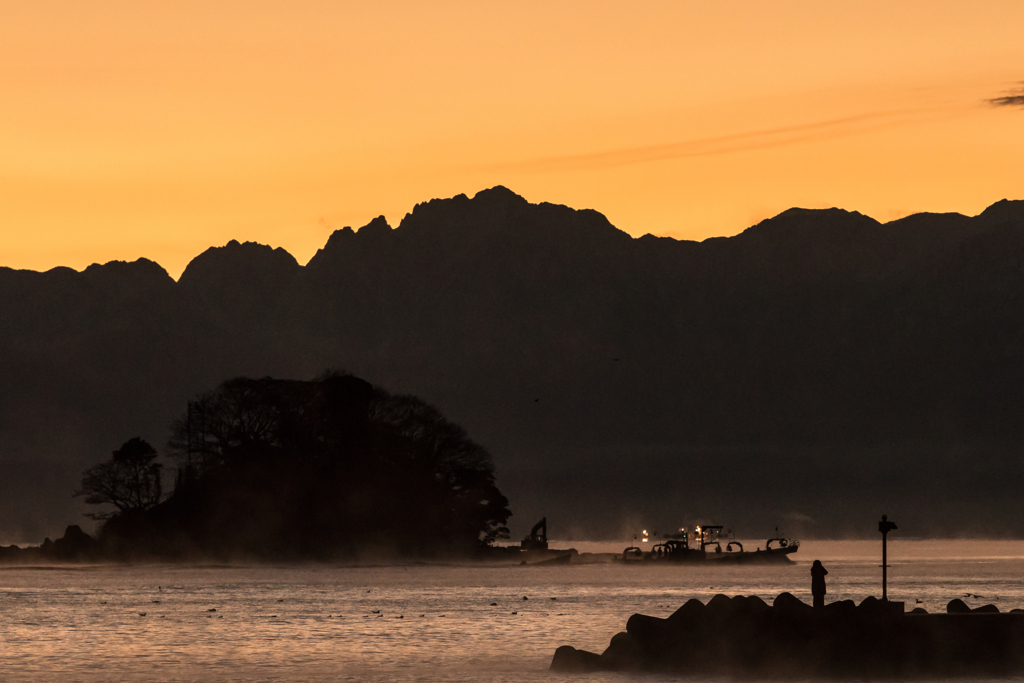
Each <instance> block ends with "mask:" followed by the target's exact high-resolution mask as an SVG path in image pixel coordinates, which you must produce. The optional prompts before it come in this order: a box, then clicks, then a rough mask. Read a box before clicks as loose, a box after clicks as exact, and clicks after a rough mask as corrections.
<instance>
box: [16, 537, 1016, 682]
mask: <svg viewBox="0 0 1024 683" xmlns="http://www.w3.org/2000/svg"><path fill="white" fill-rule="evenodd" d="M556 545H557V546H559V547H561V546H562V544H556ZM573 545H574V546H575V547H577V548H579V549H580V550H581V551H591V552H598V551H612V552H615V551H620V550H621V547H619V546H621V545H622V544H620V543H614V544H597V543H576V544H573ZM880 552H881V548H880V543H878V542H836V541H819V542H806V543H804V544H803V546H801V549H800V552H799V553H797V555H796V556H795V557H796V558H798V559H797V561H796V562H795V563H793V564H792V565H787V566H779V567H721V568H714V567H710V568H709V567H692V566H677V567H672V566H663V565H654V566H634V565H625V566H624V565H621V564H594V565H581V566H562V567H529V566H526V567H522V566H516V565H505V566H481V565H449V566H429V565H402V566H361V567H347V566H326V565H309V566H305V565H304V566H266V565H264V566H176V565H158V566H154V565H144V566H62V567H31V568H24V567H13V568H12V567H6V568H0V667H2V668H0V679H2V680H12V681H18V680H53V681H484V682H511V681H515V682H516V683H526V682H530V681H541V680H544V681H549V680H573V681H576V680H579V681H629V680H635V679H637V677H633V676H629V675H624V674H603V675H586V676H570V677H566V676H562V675H555V674H551V673H549V672H548V671H547V667H548V665H549V663H550V661H551V656H552V654H553V653H554V651H555V648H557V647H558V646H559V645H563V644H570V645H574V646H576V647H580V648H584V649H588V650H592V651H595V652H600V651H602V650H603V649H604V648H605V647H606V646H607V644H608V641H609V639H610V638H611V637H612V635H614V634H615V633H616V632H618V631H620V630H623V628H624V627H625V623H626V619H628V618H629V616H630V615H631V614H633V613H634V612H643V613H645V614H651V615H657V616H667V615H669V614H671V613H672V612H673V611H674V610H675V609H676V608H677V607H679V606H680V605H681V604H682V603H684V602H685V601H686V600H688V599H690V598H692V597H697V598H701V599H705V600H706V599H707V598H710V597H711V596H712V595H714V594H715V593H726V594H729V595H734V594H740V593H741V594H745V595H759V596H761V597H763V598H765V599H768V600H770V599H771V598H773V597H774V596H775V595H777V594H778V593H780V592H782V591H790V592H792V593H794V594H796V595H797V596H798V597H801V598H803V599H805V600H807V601H808V602H810V573H809V566H810V563H811V561H812V560H814V559H820V560H821V561H822V562H823V563H824V564H825V566H826V568H828V570H829V576H828V582H829V584H828V585H829V599H830V600H833V599H845V598H852V599H854V600H857V601H858V602H859V601H860V600H861V599H863V598H864V597H865V596H867V595H880V593H881V587H880V583H881V581H880V578H881V570H880V568H879V564H880ZM889 562H890V565H891V569H890V572H889V591H890V598H892V599H898V600H904V601H906V602H907V603H908V608H910V607H912V606H916V605H919V606H922V607H925V608H926V609H928V610H929V611H943V610H944V609H945V605H946V603H947V602H948V601H949V600H950V599H952V598H954V597H961V598H964V599H965V601H966V602H967V603H968V604H971V605H972V606H976V605H981V604H986V603H993V604H995V605H997V606H999V607H1000V609H1003V610H1007V609H1010V608H1012V607H1024V542H1013V541H993V542H982V541H902V542H900V541H893V542H892V543H890V547H889ZM967 594H970V596H978V597H965V596H966V595H967ZM524 597H525V598H528V599H525V600H524ZM918 601H920V603H918ZM491 603H496V604H495V605H492V604H491ZM639 678H640V679H642V680H647V681H669V680H677V679H676V678H672V677H657V676H645V677H639ZM679 680H683V679H679ZM689 680H692V679H689Z"/></svg>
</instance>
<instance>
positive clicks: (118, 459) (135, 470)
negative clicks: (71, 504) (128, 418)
mask: <svg viewBox="0 0 1024 683" xmlns="http://www.w3.org/2000/svg"><path fill="white" fill-rule="evenodd" d="M156 457H157V453H156V450H155V449H154V448H153V447H152V446H150V445H149V443H147V442H146V441H144V440H143V439H141V438H139V437H135V438H133V439H129V440H128V441H126V442H125V443H124V444H123V445H122V446H121V447H120V448H118V449H117V450H116V451H114V452H113V454H112V455H111V457H110V460H108V461H106V462H102V463H100V464H98V465H94V466H93V467H90V468H89V469H87V470H86V471H85V472H84V473H83V474H82V488H81V489H80V490H78V491H76V492H75V494H74V495H75V496H85V502H86V503H88V504H89V505H105V504H109V505H113V506H114V507H116V508H117V512H93V513H88V514H87V516H88V517H90V518H92V519H109V518H110V517H112V516H114V515H115V514H118V513H135V512H143V511H145V510H148V509H150V508H152V507H153V506H155V505H156V504H157V503H159V502H160V498H161V496H162V493H163V491H162V488H161V482H160V469H161V465H160V464H159V463H157V462H154V460H156Z"/></svg>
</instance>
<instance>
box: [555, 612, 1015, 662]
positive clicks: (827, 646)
mask: <svg viewBox="0 0 1024 683" xmlns="http://www.w3.org/2000/svg"><path fill="white" fill-rule="evenodd" d="M965 609H966V611H964V610H965ZM551 668H552V669H553V670H557V671H606V670H607V671H622V670H626V671H645V670H646V671H652V672H672V673H695V674H718V675H727V676H757V677H770V678H806V677H810V676H839V677H858V678H863V677H920V676H943V677H945V676H993V675H994V676H1002V675H1010V674H1019V673H1022V672H1024V610H1013V611H1012V612H1008V613H1000V612H999V610H998V609H997V608H995V607H994V606H992V605H986V606H985V607H981V608H978V609H976V610H970V609H969V608H967V606H966V605H964V604H963V603H962V602H961V601H959V600H954V601H952V602H951V603H950V605H949V607H948V608H947V613H946V614H928V613H927V612H925V611H924V610H922V609H915V610H913V611H912V612H910V613H904V611H903V603H893V602H885V601H882V600H877V599H875V598H873V597H869V598H866V599H865V600H864V601H863V602H861V603H860V604H859V605H858V604H856V603H854V602H853V601H852V600H846V601H841V602H834V603H831V604H829V605H826V606H825V607H824V608H818V609H815V608H813V607H811V606H810V605H807V604H806V603H804V602H802V601H800V600H799V599H797V598H796V597H794V596H793V595H791V594H790V593H782V594H781V595H779V596H778V597H777V598H775V600H774V601H773V603H772V604H771V605H769V604H768V603H766V602H765V601H764V600H762V599H761V598H758V597H756V596H742V595H738V596H735V597H731V598H730V597H728V596H725V595H716V596H715V597H714V598H712V599H711V600H710V601H709V602H708V603H707V604H704V603H703V602H701V601H700V600H696V599H694V600H690V601H688V602H687V603H686V604H684V605H683V606H682V607H680V608H679V609H678V610H676V612H675V613H673V614H672V615H671V616H669V617H668V618H664V619H663V618H660V617H651V616H647V615H644V614H634V615H633V616H631V617H630V618H629V620H628V621H627V623H626V630H625V631H623V632H621V633H618V634H616V635H615V636H614V637H613V638H612V640H611V643H610V644H609V645H608V648H607V649H606V650H605V651H604V652H603V653H601V654H596V653H592V652H586V651H583V650H577V649H576V648H574V647H571V646H568V645H566V646H562V647H560V648H558V650H557V651H556V652H555V655H554V658H553V660H552V662H551Z"/></svg>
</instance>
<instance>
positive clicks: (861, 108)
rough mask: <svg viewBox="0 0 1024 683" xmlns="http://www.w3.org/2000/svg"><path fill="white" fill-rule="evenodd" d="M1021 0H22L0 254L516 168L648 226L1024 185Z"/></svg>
mask: <svg viewBox="0 0 1024 683" xmlns="http://www.w3.org/2000/svg"><path fill="white" fill-rule="evenodd" d="M1022 81H1024V2H1019V0H1005V1H1002V2H996V1H992V2H984V1H982V2H976V3H966V2H954V1H952V0H928V1H927V2H923V1H922V2H898V3H896V2H891V0H886V1H885V2H865V1H863V0H862V1H861V2H855V3H852V2H851V3H828V2H821V0H806V1H780V2H758V3H753V2H728V1H726V2H684V1H679V0H675V1H671V2H656V1H651V2H643V3H626V2H601V1H598V0H587V1H585V2H550V1H545V2H515V3H511V2H502V3H499V2H468V1H467V2H441V1H438V2H383V1H377V2H372V3H371V2H366V3H356V2H326V1H324V2H315V1H308V0H292V1H290V2H259V1H255V0H245V1H236V2H210V1H195V2H186V1H177V2H158V1H155V0H152V1H147V2H135V1H130V2H129V1H125V2H105V1H102V0H99V1H95V2H82V3H79V2H70V1H67V2H49V1H46V0H30V1H25V2H18V1H11V2H2V3H0V93H2V95H0V234H2V240H0V265H2V266H8V267H14V268H30V269H34V270H46V269H49V268H52V267H54V266H57V265H67V266H71V267H74V268H77V269H81V268H84V267H85V266H87V265H89V264H90V263H93V262H105V261H109V260H114V259H122V260H134V259H136V258H138V257H140V256H146V257H148V258H151V259H153V260H155V261H157V262H159V263H160V264H161V265H163V266H164V267H165V268H167V270H168V271H169V272H170V273H171V274H172V275H173V276H175V277H177V276H178V275H179V274H180V273H181V271H182V270H183V269H184V267H185V265H186V264H187V263H188V261H189V260H190V259H192V258H193V257H194V256H196V255H197V254H198V253H200V252H201V251H203V250H204V249H206V248H207V247H209V246H213V245H222V244H224V243H225V242H227V241H228V240H231V239H238V240H255V241H259V242H262V243H265V244H270V245H272V246H275V247H278V246H280V247H284V248H285V249H287V250H288V251H290V252H291V253H292V254H294V255H295V257H296V258H297V259H298V260H299V261H300V262H301V263H305V262H306V261H307V260H308V259H309V258H310V257H311V256H312V255H313V254H314V253H315V251H316V250H317V249H318V248H319V247H321V246H323V244H324V243H325V242H326V240H327V237H328V236H329V235H330V233H331V232H332V231H333V230H335V229H338V228H341V227H343V226H345V225H351V226H353V227H359V226H361V225H364V224H365V223H367V222H369V221H370V220H371V219H372V218H373V217H375V216H377V215H379V214H384V215H385V216H386V217H387V219H388V220H389V222H390V223H391V224H392V225H393V226H395V225H397V224H398V222H399V221H400V220H401V218H402V216H404V215H405V213H406V212H408V211H410V210H411V209H412V207H413V206H414V205H415V204H416V203H417V202H420V201H426V200H428V199H431V198H434V197H450V196H452V195H455V194H459V193H466V194H469V195H473V194H475V193H476V192H478V191H479V190H481V189H484V188H487V187H491V186H494V185H499V184H500V185H505V186H507V187H509V188H511V189H512V190H514V191H516V192H517V193H519V194H521V195H523V196H525V197H526V198H527V199H529V200H530V201H532V202H541V201H550V202H554V203H559V204H567V205H569V206H573V207H575V208H593V209H597V210H598V211H601V212H602V213H604V214H605V215H606V216H608V218H609V219H610V220H611V221H612V223H614V224H615V225H616V226H618V227H619V228H621V229H623V230H625V231H626V232H628V233H630V234H633V235H637V236H639V235H642V234H644V233H654V234H657V235H671V236H673V237H678V238H686V239H703V238H705V237H710V236H715V235H732V234H735V233H738V232H740V231H741V230H743V229H744V228H746V227H748V226H749V225H751V224H753V223H755V222H757V221H759V220H761V219H763V218H766V217H768V216H772V215H775V214H777V213H779V212H781V211H783V210H785V209H787V208H789V207H791V206H803V207H810V208H818V207H830V206H838V207H841V208H846V209H851V210H857V211H860V212H862V213H865V214H867V215H870V216H872V217H874V218H877V219H879V220H882V221H888V220H892V219H894V218H898V217H900V216H903V215H906V214H908V213H914V212H918V211H937V212H940V211H957V212H961V213H966V214H971V215H973V214H976V213H978V212H980V211H981V210H983V209H984V208H985V207H986V206H988V205H989V204H991V203H993V202H995V201H997V200H999V199H1003V198H1009V199H1021V198H1024V106H1018V105H1016V104H1015V102H1016V100H1009V101H1007V104H1006V105H1005V106H996V105H994V104H992V103H991V102H989V100H991V99H993V98H998V97H1000V96H1008V95H1013V94H1014V93H1020V92H1022V88H1024V85H1022V83H1021V82H1022Z"/></svg>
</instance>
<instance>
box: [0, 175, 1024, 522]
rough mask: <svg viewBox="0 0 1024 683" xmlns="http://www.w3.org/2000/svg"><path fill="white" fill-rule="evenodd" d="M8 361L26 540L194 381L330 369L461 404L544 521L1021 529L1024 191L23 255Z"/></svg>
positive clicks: (170, 415) (517, 206)
mask: <svg viewBox="0 0 1024 683" xmlns="http://www.w3.org/2000/svg"><path fill="white" fill-rule="evenodd" d="M0 358H2V361H0V383H2V384H0V386H2V387H3V389H4V390H3V391H2V393H0V540H3V538H4V537H5V535H6V537H7V538H9V539H11V540H20V541H29V540H34V541H39V540H41V539H42V537H43V536H44V535H54V534H59V531H60V530H61V529H63V528H64V526H65V525H67V524H69V523H75V522H79V521H81V520H80V519H79V518H78V517H77V515H78V513H79V510H80V500H72V499H71V498H70V495H71V492H72V491H73V490H74V489H75V487H76V485H77V481H78V478H79V476H80V473H81V470H82V469H84V468H85V467H87V466H89V465H91V464H94V463H95V462H98V461H100V460H103V459H105V458H106V457H108V456H109V454H110V452H111V451H112V450H113V449H114V448H116V447H117V446H118V445H119V444H121V443H123V442H124V441H125V440H126V439H128V438H130V437H133V436H141V437H143V438H145V439H147V440H149V441H150V442H152V443H154V444H161V443H164V442H165V441H166V438H167V436H168V434H169V429H168V427H169V424H170V423H171V421H172V420H173V419H174V418H175V417H178V416H179V415H181V414H182V413H183V412H184V410H185V404H186V401H187V400H188V399H189V398H190V397H191V396H193V395H194V394H196V393H197V392H200V391H203V390H207V389H212V388H213V387H215V386H217V385H218V384H219V383H220V382H221V381H222V380H224V379H226V378H228V377H232V376H239V375H245V376H250V377H263V376H273V377H279V378H295V379H310V378H312V377H315V376H317V375H319V374H320V373H322V372H323V371H324V370H325V369H328V368H333V369H343V370H348V371H350V372H353V373H355V374H357V375H359V376H361V377H365V378H367V379H369V380H371V381H373V382H375V383H377V384H379V385H380V386H383V387H385V388H387V389H388V390H389V391H392V392H408V393H413V394H416V395H417V396H419V397H421V398H423V399H424V400H426V401H428V402H431V403H433V404H435V405H437V406H438V407H439V408H440V409H441V410H442V411H443V412H444V413H445V414H446V415H447V416H449V417H450V418H451V419H453V420H454V421H456V422H458V423H460V424H461V425H463V426H464V427H465V428H466V429H467V430H468V432H469V434H470V435H471V437H472V438H473V439H474V440H475V441H477V442H479V443H481V444H484V445H485V446H487V447H488V448H489V449H490V450H491V452H492V453H493V454H494V458H495V462H496V465H497V475H498V484H499V486H500V487H501V489H502V491H503V492H504V493H505V494H506V495H508V497H509V499H510V502H511V507H512V510H513V513H514V514H515V517H514V518H513V520H512V523H511V526H512V528H513V531H514V532H516V533H518V534H522V533H525V531H526V530H528V529H529V527H530V526H531V525H532V524H533V522H534V521H536V519H535V518H537V519H539V518H540V517H541V516H542V515H546V516H547V518H548V520H549V524H550V526H551V535H552V536H553V537H555V538H558V537H560V536H562V537H564V536H565V535H566V534H575V535H576V536H577V537H580V536H582V535H590V536H602V537H608V536H612V537H622V538H623V539H624V540H625V539H626V537H627V536H628V534H629V533H630V531H631V530H632V529H634V528H640V527H641V526H643V527H645V528H649V527H651V526H653V527H655V528H657V526H658V525H661V526H663V527H664V528H665V529H669V528H670V527H672V526H681V525H683V524H684V523H691V524H692V523H693V522H694V521H705V522H717V523H723V524H726V525H731V526H733V527H734V528H735V529H736V531H737V533H738V535H739V536H741V537H750V536H756V535H763V534H765V533H767V532H768V531H769V530H770V529H771V528H772V527H774V526H775V525H776V524H779V525H780V526H783V530H784V531H786V530H789V531H792V532H793V533H803V534H811V535H814V534H818V535H834V534H843V533H863V534H870V533H871V532H872V529H873V524H874V522H875V521H877V517H878V516H880V515H881V514H882V513H883V512H884V513H886V514H888V515H889V516H890V518H892V519H894V520H896V521H897V523H899V524H900V529H901V530H904V529H906V530H907V531H906V533H907V534H908V535H922V534H960V533H994V534H1003V535H1005V534H1013V535H1024V514H1021V513H1022V512H1024V502H1022V501H1024V496H1021V495H1020V492H1021V491H1022V490H1024V458H1022V455H1024V452H1022V451H1024V201H1000V202H998V203H996V204H994V205H992V206H991V207H989V208H988V209H986V210H985V211H984V212H983V213H982V214H981V215H979V216H976V217H967V216H962V215H959V214H917V215H913V216H909V217H907V218H903V219H900V220H897V221H893V222H890V223H885V224H882V223H879V222H878V221H875V220H873V219H871V218H868V217H867V216H863V215H861V214H859V213H856V212H849V211H843V210H839V209H828V210H807V209H790V210H788V211H786V212H784V213H782V214H779V215H778V216H776V217H774V218H771V219H768V220H765V221H763V222H761V223H759V224H757V225H755V226H753V227H751V228H749V229H747V230H746V231H744V232H743V233H741V234H739V235H737V236H735V237H729V238H713V239H708V240H705V241H703V242H688V241H678V240H674V239H670V238H664V237H661V238H659V237H653V236H650V235H645V236H644V237H641V238H638V239H634V238H632V237H630V236H629V235H627V234H626V233H624V232H622V231H620V230H618V229H616V228H615V227H614V226H612V225H611V224H610V223H609V222H608V220H607V219H606V218H605V217H604V216H603V215H601V214H600V213H597V212H596V211H591V210H573V209H570V208H568V207H565V206H557V205H553V204H530V203H528V202H527V201H526V200H525V199H523V198H522V197H519V196H517V195H516V194H514V193H513V192H511V191H510V190H507V189H505V188H503V187H495V188H493V189H490V190H485V191H483V192H480V193H478V194H477V195H476V196H475V197H473V198H472V199H470V198H468V197H466V196H465V195H459V196H457V197H453V198H451V199H443V200H432V201H429V202H426V203H423V204H419V205H417V206H416V207H415V209H414V210H413V212H412V213H410V214H408V215H407V216H406V217H405V218H404V219H403V220H402V221H401V223H400V224H399V226H398V227H397V228H394V229H392V228H391V226H389V225H388V223H387V222H386V221H385V220H384V218H383V217H380V218H377V219H375V220H373V221H372V222H370V223H369V224H368V225H366V226H364V227H362V228H360V229H359V230H358V231H354V230H352V229H351V228H344V229H343V230H339V231H337V232H335V233H334V234H333V235H332V236H331V237H330V239H329V240H328V242H327V244H326V245H325V246H324V247H323V249H321V250H320V251H318V252H317V254H316V256H314V257H313V259H312V260H310V262H309V263H308V264H307V265H305V266H301V265H300V264H299V263H298V262H297V261H296V260H295V259H294V258H293V257H292V256H291V255H290V254H288V253H287V252H285V251H284V250H282V249H272V248H270V247H267V246H263V245H259V244H255V243H250V242H247V243H244V244H240V243H238V242H234V241H233V242H230V243H228V244H227V245H225V246H223V247H214V248H211V249H208V250H207V251H205V252H204V253H202V254H200V255H199V256H197V257H196V258H195V259H194V260H193V261H192V262H191V263H190V264H189V266H188V267H187V268H186V269H185V271H184V273H183V274H182V276H181V278H180V280H179V281H178V282H175V281H174V280H173V279H172V278H171V277H170V276H168V274H167V273H166V271H164V270H163V268H161V267H160V266H159V265H157V264H156V263H153V262H152V261H148V260H146V259H140V260H138V261H135V262H133V263H124V262H111V263H107V264H105V265H93V266H90V267H89V268H86V269H85V270H84V271H82V272H76V271H74V270H71V269H68V268H55V269H53V270H50V271H48V272H45V273H37V272H31V271H15V270H10V269H2V268H0ZM382 504H386V501H382Z"/></svg>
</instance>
